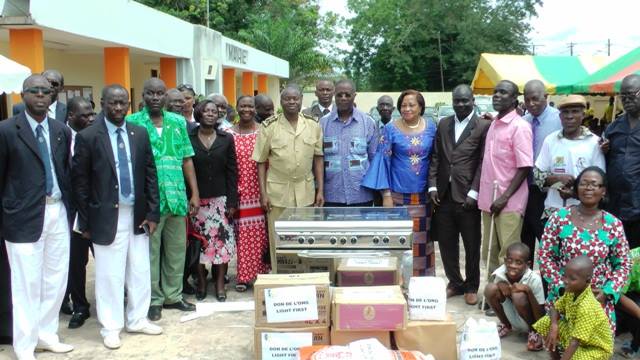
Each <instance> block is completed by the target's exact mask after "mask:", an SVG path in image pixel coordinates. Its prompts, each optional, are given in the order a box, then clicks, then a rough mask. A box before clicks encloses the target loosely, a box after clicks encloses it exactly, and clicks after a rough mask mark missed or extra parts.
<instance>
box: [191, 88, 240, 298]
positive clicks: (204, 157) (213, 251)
mask: <svg viewBox="0 0 640 360" xmlns="http://www.w3.org/2000/svg"><path fill="white" fill-rule="evenodd" d="M194 116H195V119H196V121H197V122H199V123H200V125H199V126H198V127H196V128H194V129H193V130H192V131H191V133H190V134H189V138H190V140H191V144H192V146H193V150H194V152H195V155H194V156H193V166H194V168H195V172H196V179H197V181H198V191H199V192H200V209H199V210H198V213H197V214H196V215H195V216H192V217H191V219H190V220H191V224H192V226H193V229H194V230H195V232H196V233H197V234H198V235H200V238H202V239H203V247H202V252H201V253H200V266H198V288H197V290H196V299H198V300H202V299H204V298H205V297H206V296H207V283H206V274H205V268H204V266H205V264H211V267H212V273H213V274H214V281H215V284H216V297H217V298H218V301H225V300H226V299H227V295H226V292H225V288H224V283H225V278H224V277H225V275H226V273H227V267H228V264H229V262H230V261H231V259H232V258H233V256H234V255H235V250H236V244H235V236H234V231H233V224H232V219H233V217H234V214H235V212H236V209H237V207H238V191H237V188H238V185H237V177H238V174H237V167H236V150H235V146H234V143H233V137H232V136H231V135H230V134H228V133H226V132H224V131H221V130H220V129H218V128H217V124H218V122H217V120H218V110H217V108H216V105H215V104H214V103H213V101H211V100H204V101H202V102H200V103H198V105H196V108H195V110H194Z"/></svg>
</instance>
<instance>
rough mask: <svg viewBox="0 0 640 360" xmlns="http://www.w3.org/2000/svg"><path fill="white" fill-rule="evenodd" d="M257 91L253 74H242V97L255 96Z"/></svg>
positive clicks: (246, 72)
mask: <svg viewBox="0 0 640 360" xmlns="http://www.w3.org/2000/svg"><path fill="white" fill-rule="evenodd" d="M254 90H255V87H254V84H253V72H251V71H245V72H243V73H242V95H249V96H253V91H254Z"/></svg>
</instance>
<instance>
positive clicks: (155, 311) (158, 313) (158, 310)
mask: <svg viewBox="0 0 640 360" xmlns="http://www.w3.org/2000/svg"><path fill="white" fill-rule="evenodd" d="M147 318H149V320H151V321H158V320H160V319H161V318H162V306H160V305H151V306H149V312H148V313H147Z"/></svg>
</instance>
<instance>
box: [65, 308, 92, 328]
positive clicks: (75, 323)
mask: <svg viewBox="0 0 640 360" xmlns="http://www.w3.org/2000/svg"><path fill="white" fill-rule="evenodd" d="M89 316H90V315H89V313H88V312H84V311H77V312H74V313H73V315H71V319H70V320H69V329H77V328H79V327H81V326H82V325H84V321H85V320H87V319H88V318H89Z"/></svg>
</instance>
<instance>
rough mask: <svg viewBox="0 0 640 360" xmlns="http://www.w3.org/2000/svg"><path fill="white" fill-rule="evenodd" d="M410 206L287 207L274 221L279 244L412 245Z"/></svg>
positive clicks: (286, 245) (325, 245)
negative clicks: (408, 207) (408, 208)
mask: <svg viewBox="0 0 640 360" xmlns="http://www.w3.org/2000/svg"><path fill="white" fill-rule="evenodd" d="M412 228H413V221H412V220H411V217H410V216H409V212H408V210H407V208H404V207H396V208H382V207H365V208H312V207H305V208H287V209H286V210H285V211H284V213H283V214H282V215H281V216H280V218H279V219H278V220H276V221H275V231H276V233H277V234H278V237H279V238H278V240H277V243H276V247H277V248H297V249H309V248H344V249H375V248H380V249H411V232H412Z"/></svg>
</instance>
